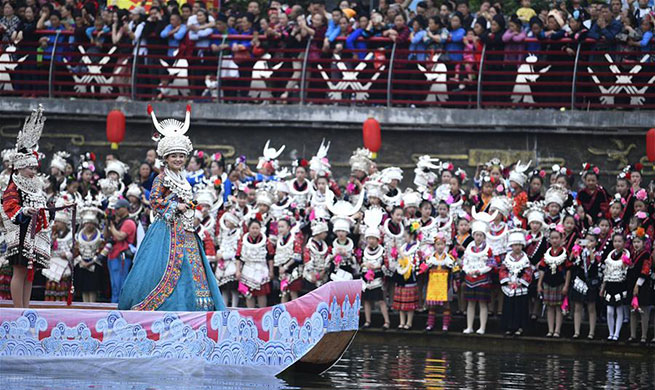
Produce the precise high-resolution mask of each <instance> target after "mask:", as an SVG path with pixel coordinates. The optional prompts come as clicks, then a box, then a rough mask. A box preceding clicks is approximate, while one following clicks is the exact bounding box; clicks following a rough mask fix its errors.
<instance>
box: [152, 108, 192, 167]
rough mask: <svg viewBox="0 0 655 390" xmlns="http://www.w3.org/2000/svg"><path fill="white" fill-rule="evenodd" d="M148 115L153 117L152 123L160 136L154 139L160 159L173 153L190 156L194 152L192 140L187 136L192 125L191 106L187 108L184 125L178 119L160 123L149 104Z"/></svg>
mask: <svg viewBox="0 0 655 390" xmlns="http://www.w3.org/2000/svg"><path fill="white" fill-rule="evenodd" d="M148 114H149V115H150V116H151V117H152V123H153V124H154V125H155V129H156V130H157V132H158V134H156V135H155V137H153V139H154V140H155V141H158V144H157V154H158V155H159V156H160V157H162V158H163V157H166V156H168V155H169V154H172V153H183V154H186V155H188V154H189V153H191V151H192V150H193V145H192V144H191V140H190V139H189V137H187V136H186V135H185V134H186V132H187V131H188V130H189V125H190V124H191V105H190V104H187V106H186V117H185V118H184V123H183V122H180V121H178V120H177V119H172V118H168V119H164V120H163V121H161V122H160V121H158V120H157V117H156V116H155V111H154V110H153V109H152V106H151V105H149V104H148Z"/></svg>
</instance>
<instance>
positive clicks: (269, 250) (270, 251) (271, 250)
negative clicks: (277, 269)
mask: <svg viewBox="0 0 655 390" xmlns="http://www.w3.org/2000/svg"><path fill="white" fill-rule="evenodd" d="M273 256H275V246H273V243H272V242H271V240H269V239H268V238H267V239H266V260H273Z"/></svg>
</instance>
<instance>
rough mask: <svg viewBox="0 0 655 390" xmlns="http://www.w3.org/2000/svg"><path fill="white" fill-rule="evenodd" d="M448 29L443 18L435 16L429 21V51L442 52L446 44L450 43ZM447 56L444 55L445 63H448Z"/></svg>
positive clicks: (427, 38) (426, 34)
mask: <svg viewBox="0 0 655 390" xmlns="http://www.w3.org/2000/svg"><path fill="white" fill-rule="evenodd" d="M448 35H449V33H448V29H447V28H446V27H444V24H443V22H442V21H441V17H439V16H433V17H431V18H430V20H429V21H428V29H427V30H426V32H425V36H426V40H427V41H428V49H429V50H433V51H442V50H443V48H444V46H445V44H446V42H447V41H448ZM446 56H447V55H446V54H445V53H444V54H442V57H441V58H442V59H443V61H444V62H447V61H448V58H446Z"/></svg>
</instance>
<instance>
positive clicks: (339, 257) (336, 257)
mask: <svg viewBox="0 0 655 390" xmlns="http://www.w3.org/2000/svg"><path fill="white" fill-rule="evenodd" d="M341 260H343V257H341V255H336V256H334V264H336V265H337V266H338V265H339V264H341Z"/></svg>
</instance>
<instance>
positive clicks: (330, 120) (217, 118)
mask: <svg viewBox="0 0 655 390" xmlns="http://www.w3.org/2000/svg"><path fill="white" fill-rule="evenodd" d="M38 103H41V104H43V105H44V108H45V112H46V115H47V117H48V121H47V123H46V128H45V130H44V136H43V139H42V143H41V146H42V151H43V152H44V153H46V154H49V153H51V152H53V151H56V150H60V149H67V150H69V151H70V152H71V154H73V155H78V154H81V153H83V152H86V151H95V152H97V153H99V154H100V155H101V156H102V154H103V153H104V152H106V151H108V143H107V142H106V136H105V118H106V115H107V113H108V112H109V110H111V109H114V108H116V109H120V110H122V111H123V112H124V113H125V115H126V118H127V135H126V138H125V142H124V143H123V144H122V145H121V147H120V154H121V158H122V159H124V160H126V161H129V162H131V163H132V164H134V165H136V164H137V163H138V162H139V160H140V159H141V158H142V157H143V155H144V154H145V150H147V149H148V148H151V147H153V146H154V142H152V141H151V140H150V137H151V135H152V133H153V131H154V129H153V127H152V123H151V121H150V119H149V117H148V116H147V114H146V104H145V103H142V102H133V103H124V102H101V101H86V100H64V99H53V100H48V99H46V100H34V99H2V100H0V112H1V113H2V118H3V120H2V122H1V125H2V131H1V133H0V136H1V137H2V138H1V141H0V142H1V145H0V146H2V147H9V146H11V145H12V144H13V143H14V142H15V133H16V131H17V129H18V127H19V125H22V120H23V118H24V116H25V115H26V114H27V112H29V110H30V109H31V108H32V107H35V106H36V104H38ZM153 106H154V107H155V112H156V114H157V116H158V117H159V119H160V120H161V119H164V118H167V117H174V118H178V119H183V117H184V109H185V103H183V102H180V103H155V104H153ZM369 116H370V117H374V118H376V119H378V120H379V121H380V123H381V126H382V149H381V151H380V153H379V156H380V157H379V159H378V162H379V164H380V165H382V166H386V165H389V164H394V165H400V166H401V167H403V168H404V169H405V170H406V176H408V177H409V178H410V180H411V179H412V178H413V174H412V173H411V172H410V171H411V169H412V168H413V164H414V161H415V159H416V157H417V156H418V155H421V154H432V155H436V156H438V157H440V158H442V159H446V160H450V161H453V162H454V163H455V164H456V165H458V166H464V167H467V168H469V170H470V171H471V173H472V172H473V171H474V170H475V166H476V165H477V164H479V163H482V162H485V161H487V160H488V159H489V158H490V157H491V156H495V155H499V156H500V157H502V158H503V159H504V160H505V161H507V162H510V161H515V160H516V159H522V160H524V161H525V160H527V159H532V160H533V161H535V162H538V163H539V164H540V165H541V166H543V167H548V168H549V167H550V166H552V165H553V164H554V163H558V164H566V165H567V166H569V167H570V168H571V169H572V170H574V171H577V170H579V167H580V166H581V164H582V163H583V162H586V161H589V162H592V163H595V164H598V165H599V166H601V167H602V168H603V169H604V173H605V174H606V175H610V176H612V175H616V174H617V173H618V171H619V169H620V168H621V167H622V166H623V165H624V164H626V163H628V162H630V163H634V162H636V161H638V160H642V161H645V132H646V130H647V129H648V128H649V127H653V126H654V123H655V115H653V114H652V112H647V111H643V112H641V111H634V112H622V111H620V112H619V111H614V112H609V111H607V112H606V111H593V112H581V111H564V112H561V111H555V110H463V109H462V110H457V109H405V108H393V109H387V108H365V107H352V108H351V107H338V106H304V107H300V106H284V105H226V104H223V105H216V104H194V105H193V107H192V126H191V130H190V132H189V135H190V137H191V139H192V141H193V142H194V146H195V147H196V148H198V149H203V150H205V151H208V152H214V151H221V152H222V153H224V154H225V155H227V156H229V157H236V156H237V155H241V154H245V155H246V156H247V157H248V159H249V160H251V161H254V160H256V159H257V157H258V156H260V155H261V150H262V147H263V145H264V143H265V142H266V140H267V139H271V140H272V145H273V146H276V147H279V146H280V145H282V144H286V150H285V153H284V155H283V157H282V160H283V161H287V162H288V161H290V160H291V158H292V157H294V156H298V157H307V158H308V157H311V155H312V154H314V153H315V151H316V149H317V148H318V145H319V144H320V142H321V139H322V138H325V139H327V140H330V141H331V142H332V147H331V149H330V155H329V157H330V160H331V161H332V163H333V165H334V167H335V171H336V173H337V174H338V175H345V174H347V163H348V158H349V156H350V153H351V151H352V150H353V149H354V148H356V147H358V146H361V145H362V136H361V123H362V122H363V121H364V120H365V119H366V118H368V117H369ZM647 167H648V168H647V174H650V173H651V172H653V171H652V168H650V165H648V166H647ZM606 181H607V183H608V184H609V183H610V182H612V183H613V180H612V178H611V177H607V178H606Z"/></svg>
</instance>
